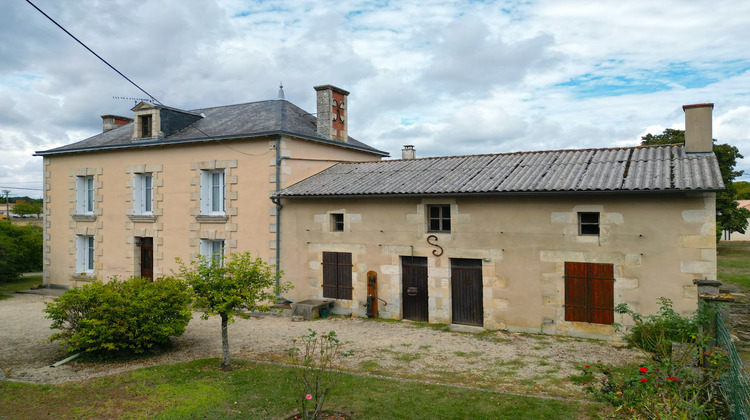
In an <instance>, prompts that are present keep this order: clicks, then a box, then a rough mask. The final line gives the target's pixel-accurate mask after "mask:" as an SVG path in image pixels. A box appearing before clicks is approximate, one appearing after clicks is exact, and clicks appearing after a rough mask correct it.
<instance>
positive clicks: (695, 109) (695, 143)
mask: <svg viewBox="0 0 750 420" xmlns="http://www.w3.org/2000/svg"><path fill="white" fill-rule="evenodd" d="M713 109H714V104H696V105H685V106H683V107H682V110H683V111H685V152H687V153H709V152H713V150H714V140H713V133H712V129H711V112H712V111H713Z"/></svg>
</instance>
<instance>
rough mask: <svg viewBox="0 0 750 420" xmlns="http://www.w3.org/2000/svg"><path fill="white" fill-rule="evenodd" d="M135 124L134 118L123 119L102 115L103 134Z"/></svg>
mask: <svg viewBox="0 0 750 420" xmlns="http://www.w3.org/2000/svg"><path fill="white" fill-rule="evenodd" d="M132 122H133V119H132V118H128V117H121V116H119V115H109V114H107V115H102V133H106V132H107V131H109V130H114V129H115V128H117V127H119V126H121V125H126V124H130V123H132Z"/></svg>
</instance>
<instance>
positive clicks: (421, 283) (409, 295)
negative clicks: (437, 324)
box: [401, 257, 429, 322]
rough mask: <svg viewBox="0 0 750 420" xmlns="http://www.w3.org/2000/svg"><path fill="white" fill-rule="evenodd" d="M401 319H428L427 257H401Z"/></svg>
mask: <svg viewBox="0 0 750 420" xmlns="http://www.w3.org/2000/svg"><path fill="white" fill-rule="evenodd" d="M401 283H402V286H403V288H402V293H401V299H402V301H403V319H411V320H413V321H424V322H428V321H429V313H428V312H429V311H428V307H427V305H428V300H427V297H428V291H427V257H401Z"/></svg>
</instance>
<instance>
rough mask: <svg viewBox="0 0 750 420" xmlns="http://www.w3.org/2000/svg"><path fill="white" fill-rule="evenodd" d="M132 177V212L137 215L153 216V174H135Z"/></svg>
mask: <svg viewBox="0 0 750 420" xmlns="http://www.w3.org/2000/svg"><path fill="white" fill-rule="evenodd" d="M134 175H135V176H134V177H133V197H134V203H133V212H134V213H135V214H137V215H146V216H151V215H153V214H154V174H153V173H152V172H143V173H136V174H134Z"/></svg>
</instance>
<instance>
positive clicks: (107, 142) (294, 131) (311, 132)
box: [36, 99, 388, 156]
mask: <svg viewBox="0 0 750 420" xmlns="http://www.w3.org/2000/svg"><path fill="white" fill-rule="evenodd" d="M164 108H168V109H173V108H169V107H164ZM182 112H189V113H191V114H194V115H201V114H203V115H205V118H201V119H200V120H198V121H197V122H195V123H193V124H191V125H189V126H187V127H185V128H184V129H182V130H180V131H177V132H175V133H173V134H170V135H168V136H166V137H165V138H163V139H158V140H144V141H137V142H134V141H133V138H132V137H133V129H134V127H135V124H133V123H130V124H127V125H124V126H121V127H118V128H115V129H114V130H110V131H107V132H104V133H100V134H97V135H95V136H93V137H89V138H88V139H85V140H82V141H79V142H77V143H72V144H68V145H65V146H61V147H58V148H55V149H49V150H42V151H38V152H36V154H37V155H42V156H44V155H52V154H61V153H77V152H86V151H95V150H105V149H116V148H131V147H148V146H164V145H168V144H177V143H188V142H202V141H211V140H214V139H231V138H250V137H259V136H268V135H275V134H286V135H290V136H297V137H301V138H305V139H309V140H312V141H319V142H321V143H326V144H333V145H336V146H341V147H345V148H352V149H358V150H364V151H368V152H371V153H375V154H379V155H381V156H387V155H388V153H387V152H384V151H382V150H378V149H375V148H373V147H370V146H368V145H366V144H364V143H362V142H360V141H358V140H356V139H354V138H352V137H349V139H348V141H347V142H346V143H342V142H340V141H334V140H331V139H328V138H326V137H324V136H322V135H321V134H320V133H318V132H317V119H316V118H315V116H313V115H312V114H310V113H309V112H306V111H305V110H303V109H302V108H299V107H298V106H296V105H294V104H292V103H291V102H289V101H285V100H278V99H276V100H268V101H260V102H250V103H246V104H238V105H227V106H219V107H214V108H202V109H194V110H191V111H182ZM207 135H208V136H207Z"/></svg>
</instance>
